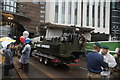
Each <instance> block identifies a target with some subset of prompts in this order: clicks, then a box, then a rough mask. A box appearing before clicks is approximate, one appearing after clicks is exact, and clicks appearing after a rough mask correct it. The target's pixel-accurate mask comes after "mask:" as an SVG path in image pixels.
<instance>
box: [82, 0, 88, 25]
mask: <svg viewBox="0 0 120 80" xmlns="http://www.w3.org/2000/svg"><path fill="white" fill-rule="evenodd" d="M86 22H87V0H84V2H83V20H82V23H83V27H86Z"/></svg>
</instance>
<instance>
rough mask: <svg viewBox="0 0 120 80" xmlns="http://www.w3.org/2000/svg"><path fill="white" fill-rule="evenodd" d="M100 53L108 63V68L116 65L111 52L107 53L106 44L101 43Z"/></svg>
mask: <svg viewBox="0 0 120 80" xmlns="http://www.w3.org/2000/svg"><path fill="white" fill-rule="evenodd" d="M100 54H102V55H103V57H104V61H105V62H106V63H108V66H109V68H114V67H115V66H116V65H117V63H116V61H115V58H114V57H113V56H112V55H111V54H109V47H108V46H106V45H103V46H102V50H101V52H100Z"/></svg>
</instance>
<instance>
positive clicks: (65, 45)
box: [35, 35, 84, 65]
mask: <svg viewBox="0 0 120 80" xmlns="http://www.w3.org/2000/svg"><path fill="white" fill-rule="evenodd" d="M35 47H36V50H37V52H36V53H35V56H37V57H38V58H39V60H40V62H44V64H48V63H50V62H52V63H54V64H56V65H57V64H67V65H78V64H79V59H80V56H81V55H84V53H83V52H81V50H80V47H81V46H80V44H79V39H78V37H77V36H76V35H72V36H69V37H68V38H64V37H63V39H62V38H61V37H59V38H54V39H51V40H45V39H43V40H41V41H40V42H37V43H35Z"/></svg>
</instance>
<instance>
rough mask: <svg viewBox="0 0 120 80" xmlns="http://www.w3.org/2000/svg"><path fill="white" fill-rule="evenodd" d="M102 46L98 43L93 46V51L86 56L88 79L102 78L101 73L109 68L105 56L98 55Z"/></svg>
mask: <svg viewBox="0 0 120 80" xmlns="http://www.w3.org/2000/svg"><path fill="white" fill-rule="evenodd" d="M101 47H102V45H101V44H100V43H98V42H96V43H94V44H93V51H92V52H90V53H88V54H87V55H86V58H87V68H88V71H89V72H88V78H101V75H100V73H101V72H102V67H103V68H108V64H107V63H105V62H104V58H103V56H102V55H101V54H100V53H98V52H99V51H100V49H101Z"/></svg>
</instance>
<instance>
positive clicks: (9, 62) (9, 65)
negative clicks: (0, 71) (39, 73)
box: [4, 44, 14, 76]
mask: <svg viewBox="0 0 120 80" xmlns="http://www.w3.org/2000/svg"><path fill="white" fill-rule="evenodd" d="M4 56H5V61H4V75H5V76H8V75H9V70H10V69H13V68H14V65H13V54H12V51H11V44H9V45H7V48H6V50H5V51H4Z"/></svg>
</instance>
